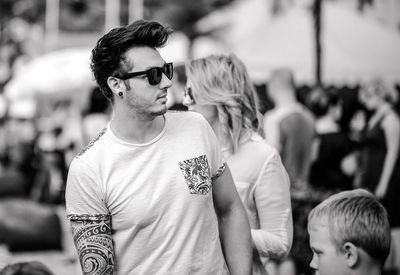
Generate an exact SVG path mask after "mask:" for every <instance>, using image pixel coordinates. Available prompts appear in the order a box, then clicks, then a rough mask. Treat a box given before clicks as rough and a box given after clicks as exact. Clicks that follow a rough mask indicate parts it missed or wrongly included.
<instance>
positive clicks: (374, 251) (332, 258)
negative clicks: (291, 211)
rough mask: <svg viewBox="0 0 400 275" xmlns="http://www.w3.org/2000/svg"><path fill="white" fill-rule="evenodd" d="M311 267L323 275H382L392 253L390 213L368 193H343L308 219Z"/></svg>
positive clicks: (319, 206)
mask: <svg viewBox="0 0 400 275" xmlns="http://www.w3.org/2000/svg"><path fill="white" fill-rule="evenodd" d="M308 232H309V234H310V247H311V250H312V251H313V253H314V255H313V259H312V261H311V263H310V266H311V268H313V269H315V270H316V271H317V274H320V275H346V274H349V275H379V274H381V268H382V266H383V264H384V262H385V260H386V258H387V256H388V254H389V250H390V227H389V221H388V217H387V213H386V210H385V209H384V208H383V206H382V205H381V204H380V203H379V202H378V201H377V200H376V199H375V198H374V196H373V195H372V194H371V193H369V192H368V191H366V190H363V189H357V190H352V191H343V192H340V193H337V194H335V195H332V196H330V197H329V198H328V199H326V200H325V201H323V202H322V203H320V204H319V205H318V206H316V207H315V208H314V209H313V210H312V211H311V212H310V214H309V216H308Z"/></svg>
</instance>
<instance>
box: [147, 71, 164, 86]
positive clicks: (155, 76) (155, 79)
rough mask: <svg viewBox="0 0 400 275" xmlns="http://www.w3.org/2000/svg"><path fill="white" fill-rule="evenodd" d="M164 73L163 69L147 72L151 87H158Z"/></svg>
mask: <svg viewBox="0 0 400 275" xmlns="http://www.w3.org/2000/svg"><path fill="white" fill-rule="evenodd" d="M161 78H162V72H161V68H152V69H150V70H149V71H148V72H147V79H148V80H149V83H150V84H151V85H157V84H158V83H160V82H161Z"/></svg>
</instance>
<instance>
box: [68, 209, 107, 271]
mask: <svg viewBox="0 0 400 275" xmlns="http://www.w3.org/2000/svg"><path fill="white" fill-rule="evenodd" d="M68 218H69V219H70V221H71V226H72V235H73V239H74V242H75V246H76V249H77V250H78V255H79V260H80V263H81V266H82V271H83V274H85V275H109V274H113V271H114V248H113V243H112V238H111V220H110V217H109V216H107V215H69V216H68Z"/></svg>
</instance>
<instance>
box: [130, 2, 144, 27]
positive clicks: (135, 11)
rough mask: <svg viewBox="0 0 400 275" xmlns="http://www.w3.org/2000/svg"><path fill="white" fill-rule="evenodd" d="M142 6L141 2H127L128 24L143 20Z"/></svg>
mask: <svg viewBox="0 0 400 275" xmlns="http://www.w3.org/2000/svg"><path fill="white" fill-rule="evenodd" d="M143 6H144V4H143V0H129V22H132V21H135V20H138V19H142V18H143V14H144V12H143V10H144V7H143Z"/></svg>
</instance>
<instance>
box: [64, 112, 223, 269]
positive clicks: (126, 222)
mask: <svg viewBox="0 0 400 275" xmlns="http://www.w3.org/2000/svg"><path fill="white" fill-rule="evenodd" d="M223 164H224V163H223V157H222V153H221V151H220V148H219V145H218V141H217V139H216V137H215V135H214V133H213V131H212V129H211V127H210V126H209V125H208V123H207V121H206V120H205V119H203V117H202V116H201V115H199V114H196V113H193V112H179V113H178V112H174V113H172V112H168V113H166V114H165V127H164V129H163V130H162V132H161V133H160V134H159V135H158V136H157V137H156V138H154V139H153V140H152V141H150V142H148V143H145V144H131V143H128V142H125V141H122V140H120V139H119V138H117V137H116V136H115V135H114V134H113V133H112V131H111V129H110V126H109V125H108V126H107V128H106V129H105V130H104V131H103V132H102V134H101V135H100V136H99V137H97V138H96V139H95V141H94V142H92V143H91V144H90V145H89V148H87V149H85V150H83V152H82V153H81V154H80V155H79V156H77V157H76V158H75V159H74V160H73V162H72V164H71V167H70V170H69V174H68V181H67V189H66V207H67V215H68V216H69V217H70V218H71V217H74V219H75V218H77V217H79V216H80V215H85V214H87V215H98V214H103V215H104V214H105V215H111V222H112V232H113V235H112V239H113V243H114V251H115V265H116V266H115V274H123V275H125V274H135V275H136V274H178V275H179V274H228V271H227V267H226V263H225V260H224V257H223V253H222V249H221V246H220V240H219V234H218V221H217V217H216V214H215V210H214V204H213V198H212V178H213V176H217V174H218V173H220V172H221V169H220V168H221V167H224V165H223Z"/></svg>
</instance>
